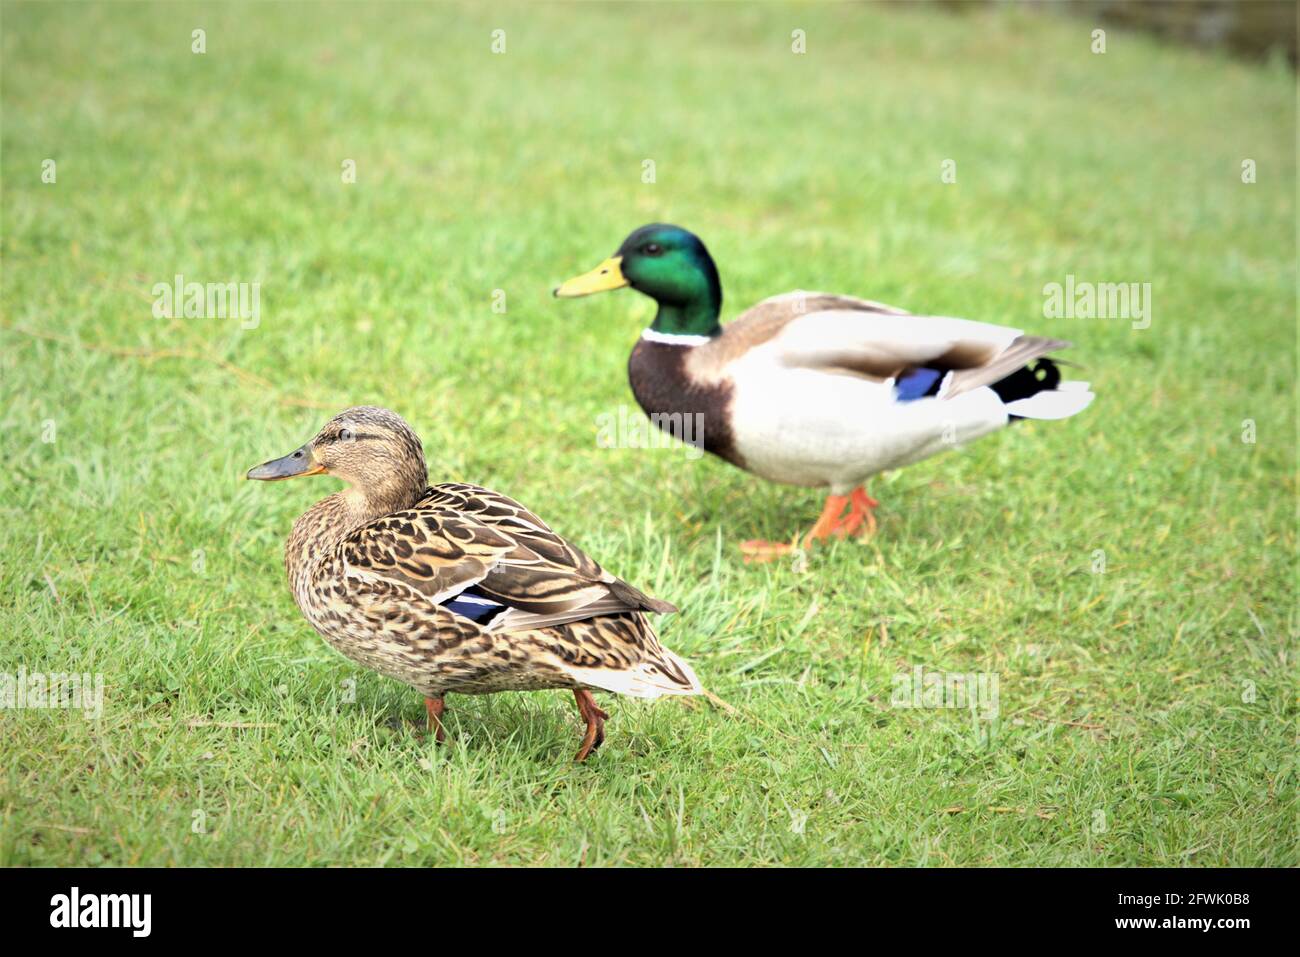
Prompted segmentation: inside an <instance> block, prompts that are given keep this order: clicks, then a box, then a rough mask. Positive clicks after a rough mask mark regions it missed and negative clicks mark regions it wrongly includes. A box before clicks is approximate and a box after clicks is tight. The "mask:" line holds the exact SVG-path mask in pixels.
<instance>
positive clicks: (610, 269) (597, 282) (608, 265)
mask: <svg viewBox="0 0 1300 957" xmlns="http://www.w3.org/2000/svg"><path fill="white" fill-rule="evenodd" d="M622 262H623V257H622V256H611V257H610V258H609V259H606V260H605V261H604V262H603V263H601V264H600V265H599V266H597V267H596V268H595V269H593V270H592V271H591V272H587V273H583V274H582V275H581V276H574V277H573V278H572V279H570V280H569V281H568V282H566V283H564V284H562V285H560V286H558V287H556V290H555V296H556V298H558V299H577V298H578V297H579V296H590V295H591V294H592V293H594V292H606V291H608V290H610V289H622V288H623V287H624V286H626V285H627V284H628V283H627V277H626V276H624V275H623V269H622Z"/></svg>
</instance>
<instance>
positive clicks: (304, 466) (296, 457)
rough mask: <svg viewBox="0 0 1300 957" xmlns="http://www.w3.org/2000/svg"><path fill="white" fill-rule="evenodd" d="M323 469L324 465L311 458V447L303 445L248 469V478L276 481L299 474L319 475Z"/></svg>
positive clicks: (260, 480)
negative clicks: (281, 456) (280, 456)
mask: <svg viewBox="0 0 1300 957" xmlns="http://www.w3.org/2000/svg"><path fill="white" fill-rule="evenodd" d="M324 471H325V466H323V465H320V464H318V463H317V462H316V460H315V459H314V458H312V454H311V449H310V448H308V447H307V446H305V445H304V446H303V447H302V448H299V449H294V450H293V451H292V452H290V453H289V454H288V455H286V456H284V457H283V458H278V459H272V460H271V461H269V462H263V463H262V464H261V465H259V466H257V467H256V468H251V469H249V470H248V478H250V479H254V480H255V481H258V482H276V481H279V480H280V479H288V478H297V477H298V476H299V475H319V474H320V473H321V472H324Z"/></svg>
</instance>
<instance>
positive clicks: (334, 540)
mask: <svg viewBox="0 0 1300 957" xmlns="http://www.w3.org/2000/svg"><path fill="white" fill-rule="evenodd" d="M321 473H328V474H329V475H333V476H336V477H337V478H341V479H343V480H344V481H345V482H347V483H348V486H349V487H348V488H345V489H343V490H342V491H340V492H335V493H334V494H333V495H331V496H329V497H328V498H325V499H322V500H321V501H319V502H317V503H316V504H315V505H314V506H312V508H310V509H308V511H307V512H306V513H305V514H304V515H303V516H302V517H301V518H299V519H298V521H296V522H294V524H293V533H292V534H291V535H290V536H289V542H288V545H287V546H286V547H285V553H284V564H285V568H286V569H287V570H288V572H289V584H290V586H291V587H292V589H293V597H294V599H295V600H296V601H297V602H298V607H299V608H300V609H302V613H303V614H304V615H305V616H306V618H307V620H308V621H309V622H311V624H312V627H313V628H315V629H316V630H317V631H319V632H320V633H321V634H322V635H324V636H325V640H326V641H328V642H329V643H330V644H331V645H333V646H334V647H335V648H336V649H337V650H338V651H340V652H342V653H343V654H344V655H346V656H347V657H349V658H351V659H352V660H353V661H355V662H357V663H358V664H361V665H364V666H365V667H367V668H372V669H374V670H375V671H378V672H379V673H380V674H382V675H386V676H388V677H389V678H394V679H396V680H397V681H400V682H402V683H404V684H408V685H410V686H411V687H413V688H415V689H417V690H418V691H419V692H420V693H421V694H423V695H424V699H425V706H426V708H427V709H428V713H429V726H430V729H431V730H433V731H434V732H435V734H436V736H437V739H438V740H439V741H441V740H443V729H442V721H441V716H442V713H443V696H444V695H445V694H447V693H448V692H453V691H454V692H457V693H460V694H490V693H492V692H495V691H534V690H540V689H543V688H570V689H572V690H573V695H574V697H575V698H576V699H577V701H578V711H579V712H580V713H581V715H582V718H583V720H584V721H586V723H587V732H586V736H585V737H584V738H583V740H582V748H581V750H579V751H578V755H577V760H579V761H582V760H584V759H586V757H587V755H588V754H590V753H591V752H592V751H593V750H595V749H596V748H597V747H599V746H600V743H601V742H602V741H603V740H604V739H605V731H604V725H605V719H606V718H607V717H608V715H607V714H605V712H604V711H602V710H601V709H600V708H598V707H596V700H595V698H593V697H592V694H591V692H592V691H593V690H598V691H616V692H618V693H620V694H626V695H632V696H634V697H638V698H656V697H658V696H659V695H664V694H699V693H700V691H701V688H700V683H699V681H698V680H697V679H696V677H695V673H694V672H693V671H691V668H690V666H689V665H687V664H686V663H685V662H684V661H682V660H681V659H680V658H678V657H677V656H676V655H674V654H673V653H672V652H670V651H668V650H667V649H666V648H664V647H663V646H662V645H661V644H659V639H658V638H657V637H655V633H654V631H653V630H652V629H651V627H650V624H649V622H648V621H646V617H645V614H644V612H658V613H660V614H666V613H668V612H672V611H676V610H677V609H676V608H674V607H673V606H672V605H670V604H668V602H665V601H659V600H658V599H656V598H651V597H649V596H648V595H645V594H643V593H642V592H640V591H638V590H637V589H635V588H633V587H632V586H631V585H629V584H628V583H627V582H625V581H622V580H620V579H618V578H615V577H614V576H613V575H611V574H610V573H609V572H607V571H604V570H603V569H602V568H601V567H600V566H599V565H597V564H596V563H595V562H594V561H592V560H591V559H590V558H588V557H587V556H586V555H585V554H583V553H582V551H580V550H579V549H578V548H577V547H576V546H574V545H571V544H569V543H568V542H566V541H565V540H564V539H563V538H561V537H560V536H559V535H557V534H555V533H554V532H553V531H551V529H550V528H549V527H547V525H546V523H545V522H543V521H542V520H541V519H540V518H538V517H537V516H536V515H534V514H533V513H532V512H530V511H529V510H528V509H526V508H524V506H522V505H520V504H519V503H518V502H516V501H514V500H513V499H510V498H507V497H506V496H505V495H501V494H500V493H498V492H492V491H489V490H487V489H485V488H479V487H478V486H475V485H461V484H445V485H434V486H432V487H430V486H429V485H428V472H427V469H426V467H425V464H424V449H423V447H422V446H421V444H420V439H419V437H418V436H416V434H415V433H414V432H413V431H412V430H411V427H410V426H409V425H407V424H406V422H405V421H403V420H402V418H401V416H399V415H397V414H396V413H394V412H390V411H388V410H387V409H379V408H374V407H368V406H359V407H357V408H352V409H347V410H346V411H344V412H340V413H339V414H338V415H336V416H335V417H334V418H332V419H330V421H329V422H327V423H326V424H325V427H324V428H322V429H321V430H320V432H319V433H318V434H317V435H316V437H315V438H314V439H312V440H311V441H310V442H308V443H307V444H306V445H304V446H302V447H301V448H299V449H297V450H296V451H293V452H290V453H289V454H288V455H286V456H284V458H280V459H275V460H273V461H271V462H267V463H265V464H264V465H259V466H257V468H255V469H252V470H251V471H250V472H249V473H248V477H249V478H250V479H261V480H273V479H286V478H292V477H293V476H296V475H318V474H321Z"/></svg>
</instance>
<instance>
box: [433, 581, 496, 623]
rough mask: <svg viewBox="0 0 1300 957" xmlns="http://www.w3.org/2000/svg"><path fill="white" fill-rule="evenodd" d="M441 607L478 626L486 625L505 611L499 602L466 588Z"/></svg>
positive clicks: (444, 602)
mask: <svg viewBox="0 0 1300 957" xmlns="http://www.w3.org/2000/svg"><path fill="white" fill-rule="evenodd" d="M442 607H443V608H446V609H447V610H448V611H452V612H455V613H456V614H458V615H460V616H461V617H462V618H468V619H469V620H470V621H472V622H475V623H476V624H479V625H486V624H488V623H489V622H491V621H492V619H493V618H495V617H496V616H497V615H499V614H501V612H503V611H505V610H506V606H505V605H503V604H501V602H499V601H495V600H493V599H491V598H488V597H487V596H486V595H483V594H480V593H479V592H477V591H475V590H474V589H473V588H466V589H465V590H464V591H463V592H461V593H460V594H459V595H452V596H451V597H450V598H448V599H446V600H445V601H443V603H442Z"/></svg>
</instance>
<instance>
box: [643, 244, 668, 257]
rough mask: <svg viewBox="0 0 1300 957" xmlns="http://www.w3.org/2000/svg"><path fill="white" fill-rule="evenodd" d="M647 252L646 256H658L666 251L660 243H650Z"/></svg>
mask: <svg viewBox="0 0 1300 957" xmlns="http://www.w3.org/2000/svg"><path fill="white" fill-rule="evenodd" d="M645 251H646V255H648V256H658V255H659V254H660V253H661V252H663V251H664V248H663V247H662V246H660V245H659V244H658V243H650V244H649V245H648V246H646V248H645Z"/></svg>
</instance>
